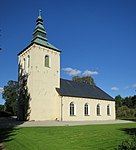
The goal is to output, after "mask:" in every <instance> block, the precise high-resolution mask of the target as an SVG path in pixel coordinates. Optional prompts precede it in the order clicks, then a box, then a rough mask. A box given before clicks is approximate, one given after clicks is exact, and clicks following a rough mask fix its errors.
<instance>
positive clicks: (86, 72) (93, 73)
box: [83, 70, 98, 76]
mask: <svg viewBox="0 0 136 150" xmlns="http://www.w3.org/2000/svg"><path fill="white" fill-rule="evenodd" d="M97 74H98V72H97V71H90V70H85V71H84V72H83V75H85V76H87V75H97Z"/></svg>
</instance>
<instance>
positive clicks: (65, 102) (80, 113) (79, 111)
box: [61, 96, 115, 121]
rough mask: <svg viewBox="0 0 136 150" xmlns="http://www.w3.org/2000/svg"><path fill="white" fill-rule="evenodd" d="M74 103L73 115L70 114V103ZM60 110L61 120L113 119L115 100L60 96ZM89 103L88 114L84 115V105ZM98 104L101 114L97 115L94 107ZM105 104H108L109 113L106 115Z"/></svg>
mask: <svg viewBox="0 0 136 150" xmlns="http://www.w3.org/2000/svg"><path fill="white" fill-rule="evenodd" d="M71 102H74V104H75V109H76V110H75V111H76V113H75V116H70V107H69V105H70V103H71ZM61 103H62V112H61V118H62V120H63V121H90V120H115V101H108V100H98V99H89V98H77V97H66V96H63V97H61ZM85 103H87V104H88V105H89V107H90V108H89V111H90V112H89V115H88V116H85V115H84V105H85ZM97 104H99V105H100V110H101V115H100V116H97V112H96V107H97ZM107 105H109V106H110V115H107Z"/></svg>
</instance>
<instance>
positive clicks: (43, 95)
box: [19, 44, 61, 120]
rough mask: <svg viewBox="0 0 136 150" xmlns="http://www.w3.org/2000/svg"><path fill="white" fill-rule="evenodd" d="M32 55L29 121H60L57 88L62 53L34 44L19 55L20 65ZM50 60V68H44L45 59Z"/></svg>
mask: <svg viewBox="0 0 136 150" xmlns="http://www.w3.org/2000/svg"><path fill="white" fill-rule="evenodd" d="M28 55H30V67H29V68H26V69H25V72H27V73H28V81H27V86H28V91H29V94H30V98H31V100H30V112H31V113H30V116H29V120H55V119H56V118H58V119H60V110H61V109H60V106H61V105H60V100H59V99H60V97H59V96H58V93H57V92H56V88H59V87H60V52H57V51H54V50H52V49H49V48H45V47H43V46H40V45H37V44H33V45H31V46H30V47H29V48H28V49H27V50H25V51H24V52H23V53H21V54H20V55H19V64H21V65H22V64H23V60H24V58H25V59H27V57H28ZM46 55H48V56H49V58H50V67H45V66H44V58H45V56H46Z"/></svg>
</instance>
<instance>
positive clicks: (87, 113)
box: [84, 103, 89, 116]
mask: <svg viewBox="0 0 136 150" xmlns="http://www.w3.org/2000/svg"><path fill="white" fill-rule="evenodd" d="M84 115H85V116H88V115H89V106H88V104H87V103H86V104H85V105H84Z"/></svg>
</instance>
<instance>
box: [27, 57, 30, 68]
mask: <svg viewBox="0 0 136 150" xmlns="http://www.w3.org/2000/svg"><path fill="white" fill-rule="evenodd" d="M27 67H28V68H29V67H30V56H29V55H28V57H27Z"/></svg>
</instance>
